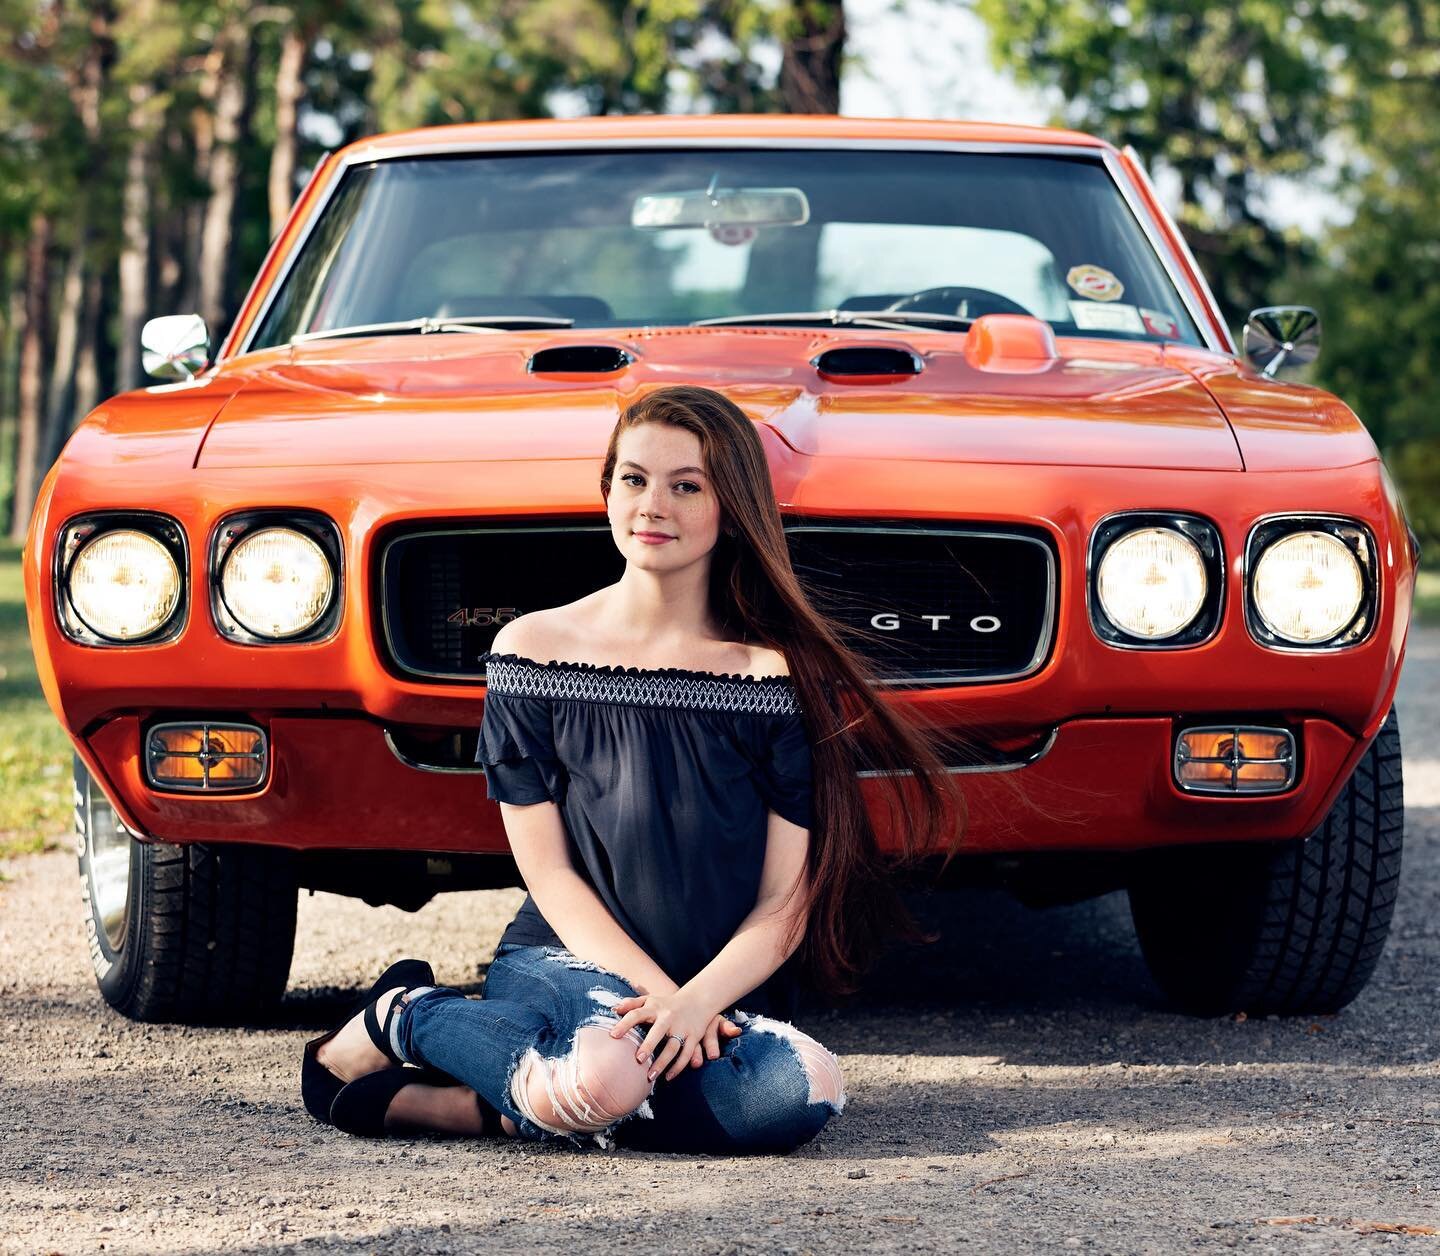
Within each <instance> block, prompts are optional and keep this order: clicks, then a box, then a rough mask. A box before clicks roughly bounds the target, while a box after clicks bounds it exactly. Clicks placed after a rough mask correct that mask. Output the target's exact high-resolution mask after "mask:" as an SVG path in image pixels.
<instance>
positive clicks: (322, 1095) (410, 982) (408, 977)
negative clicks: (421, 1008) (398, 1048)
mask: <svg viewBox="0 0 1440 1256" xmlns="http://www.w3.org/2000/svg"><path fill="white" fill-rule="evenodd" d="M434 984H435V970H434V969H433V968H431V967H430V965H429V964H427V963H426V962H425V961H424V960H423V959H402V960H400V961H399V962H398V963H394V964H391V965H390V967H389V968H387V969H386V970H385V971H384V972H383V973H381V974H380V979H379V980H378V981H377V982H376V983H375V984H374V985H373V986H371V987H370V990H369V992H368V993H367V994H366V995H365V997H364V998H362V999H361V1000H360V1001H359V1002H358V1003H356V1004H355V1005H354V1006H353V1007H352V1008H351V1009H350V1010H349V1011H348V1012H346V1013H345V1019H344V1020H342V1021H341V1022H340V1023H339V1024H338V1025H336V1026H335V1028H334V1029H332V1030H331V1031H330V1032H329V1033H328V1034H321V1035H320V1037H318V1038H312V1039H311V1040H310V1041H309V1042H307V1043H306V1044H305V1055H304V1059H303V1060H302V1061H301V1064H300V1094H301V1097H302V1098H303V1099H304V1100H305V1108H306V1110H307V1111H308V1112H309V1113H310V1115H311V1116H313V1117H314V1118H315V1119H316V1120H317V1121H323V1122H325V1123H327V1124H328V1123H329V1121H330V1105H331V1104H332V1103H334V1102H335V1096H336V1095H338V1094H339V1093H340V1091H341V1089H342V1088H343V1087H344V1085H345V1082H344V1081H343V1080H341V1079H340V1078H338V1077H336V1076H335V1074H334V1073H332V1072H331V1071H330V1070H329V1069H328V1068H326V1067H325V1066H324V1065H323V1064H321V1063H320V1061H319V1060H318V1059H316V1056H315V1053H316V1052H317V1051H318V1050H319V1049H320V1048H321V1047H323V1046H324V1045H325V1044H326V1043H327V1042H329V1041H330V1039H332V1038H333V1037H334V1036H335V1035H336V1034H338V1033H339V1032H340V1031H341V1030H342V1029H344V1028H345V1026H346V1025H348V1024H349V1023H350V1021H351V1020H352V1019H353V1018H354V1016H355V1014H356V1013H357V1012H361V1011H364V1010H367V1009H368V1010H369V1012H370V1015H369V1016H367V1017H366V1018H365V1028H366V1029H367V1030H370V1027H371V1023H372V1022H373V1021H374V1020H375V1012H374V1006H373V1005H374V1003H375V1000H376V999H378V998H379V997H380V996H381V995H382V994H384V993H385V991H387V990H392V989H394V988H395V987H396V986H405V987H406V988H409V987H411V986H433V985H434ZM398 1001H399V996H398V995H397V996H396V1002H398ZM370 1036H371V1038H372V1039H373V1038H374V1037H375V1031H374V1030H371V1032H370ZM376 1045H377V1046H379V1047H380V1049H381V1050H382V1051H384V1052H385V1054H386V1055H387V1056H389V1057H390V1058H391V1059H394V1056H393V1054H392V1053H391V1051H390V1047H389V1044H388V1043H384V1042H377V1043H376ZM435 1076H437V1077H447V1076H448V1074H444V1073H440V1074H435ZM432 1084H438V1082H437V1083H432Z"/></svg>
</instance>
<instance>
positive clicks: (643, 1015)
mask: <svg viewBox="0 0 1440 1256" xmlns="http://www.w3.org/2000/svg"><path fill="white" fill-rule="evenodd" d="M650 1015H653V1013H647V1012H646V1011H645V1009H644V1008H643V1007H637V1008H636V1009H635V1010H634V1011H632V1012H626V1013H625V1015H624V1016H622V1017H621V1018H620V1019H619V1021H617V1022H616V1023H615V1024H614V1025H612V1026H611V1028H610V1036H611V1037H612V1038H623V1037H624V1036H625V1035H626V1034H627V1033H628V1032H629V1031H630V1030H631V1029H633V1028H634V1027H635V1026H636V1025H642V1024H644V1023H645V1021H646V1020H647V1019H648V1018H649V1016H650Z"/></svg>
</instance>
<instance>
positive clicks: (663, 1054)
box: [650, 1038, 683, 1082]
mask: <svg viewBox="0 0 1440 1256" xmlns="http://www.w3.org/2000/svg"><path fill="white" fill-rule="evenodd" d="M682 1050H683V1048H682V1047H681V1046H680V1044H679V1043H678V1042H676V1041H675V1039H674V1038H667V1039H666V1040H665V1044H664V1045H663V1046H662V1047H661V1048H660V1051H659V1054H657V1055H656V1057H655V1063H654V1064H652V1065H651V1066H650V1080H651V1081H652V1082H653V1081H654V1080H655V1079H656V1078H657V1077H659V1076H660V1074H661V1073H665V1070H666V1069H668V1068H669V1067H670V1066H671V1064H673V1063H674V1062H675V1057H676V1056H677V1055H679V1054H680V1052H681V1051H682ZM665 1077H666V1080H667V1081H668V1080H669V1078H670V1074H669V1073H665Z"/></svg>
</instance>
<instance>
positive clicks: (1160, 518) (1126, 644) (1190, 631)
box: [1085, 510, 1225, 650]
mask: <svg viewBox="0 0 1440 1256" xmlns="http://www.w3.org/2000/svg"><path fill="white" fill-rule="evenodd" d="M1146 528H1162V529H1168V530H1170V531H1172V532H1178V533H1179V534H1180V535H1181V536H1183V537H1184V538H1185V539H1186V540H1187V541H1189V542H1191V544H1193V545H1194V546H1195V548H1196V549H1197V550H1198V551H1199V553H1200V562H1201V564H1202V566H1203V567H1204V571H1205V596H1204V598H1203V599H1202V600H1201V603H1200V609H1199V610H1198V611H1197V612H1196V613H1195V618H1194V619H1192V620H1191V621H1190V622H1189V623H1188V624H1187V625H1186V626H1185V627H1184V628H1182V629H1181V630H1180V631H1179V632H1177V633H1174V634H1172V635H1171V636H1168V637H1162V638H1160V639H1158V640H1148V639H1146V638H1144V637H1137V636H1135V635H1133V634H1132V633H1129V632H1127V631H1126V630H1125V629H1124V628H1122V627H1121V626H1120V625H1119V624H1117V623H1115V622H1114V621H1113V620H1112V619H1111V618H1110V617H1109V616H1108V615H1107V614H1106V613H1105V609H1104V607H1103V606H1102V605H1101V603H1100V588H1099V584H1100V561H1101V559H1102V558H1104V556H1105V551H1106V550H1108V549H1109V548H1110V546H1112V545H1113V544H1115V542H1116V541H1118V540H1120V539H1121V538H1122V537H1123V536H1126V535H1128V534H1129V533H1131V532H1139V531H1143V530H1144V529H1146ZM1085 607H1086V610H1087V612H1088V614H1089V619H1090V630H1091V631H1092V632H1093V633H1094V634H1095V635H1096V636H1097V637H1098V638H1099V639H1100V640H1101V641H1103V642H1104V643H1105V644H1106V645H1108V646H1111V647H1112V648H1114V649H1117V650H1188V649H1193V648H1194V647H1196V646H1200V645H1204V644H1205V643H1206V642H1207V641H1209V640H1211V638H1213V637H1214V636H1215V634H1216V633H1217V632H1219V631H1220V625H1221V624H1222V623H1223V622H1224V618H1225V545H1224V542H1223V540H1222V539H1221V536H1220V529H1219V527H1218V526H1217V525H1216V524H1215V523H1214V522H1213V521H1212V520H1210V519H1207V518H1205V516H1203V515H1197V514H1192V513H1190V512H1188V511H1178V510H1120V511H1115V512H1114V513H1113V514H1108V515H1105V516H1104V517H1103V518H1102V519H1100V520H1099V521H1098V522H1097V523H1096V524H1095V526H1094V528H1092V529H1091V531H1090V544H1089V545H1088V546H1087V548H1086V553H1085Z"/></svg>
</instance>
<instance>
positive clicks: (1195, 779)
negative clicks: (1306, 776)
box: [1175, 725, 1296, 794]
mask: <svg viewBox="0 0 1440 1256" xmlns="http://www.w3.org/2000/svg"><path fill="white" fill-rule="evenodd" d="M1295 774H1296V759H1295V736H1294V734H1293V733H1291V732H1290V731H1289V730H1288V729H1284V728H1255V727H1246V726H1244V725H1231V726H1229V727H1223V728H1219V727H1209V728H1187V729H1184V730H1183V731H1182V732H1181V733H1180V736H1179V737H1178V738H1177V739H1176V742H1175V783H1176V784H1177V785H1178V786H1179V787H1180V788H1181V789H1182V790H1185V791H1186V792H1187V793H1195V794H1279V793H1283V792H1284V791H1285V790H1287V789H1289V788H1290V787H1291V786H1293V785H1294V784H1295Z"/></svg>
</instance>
